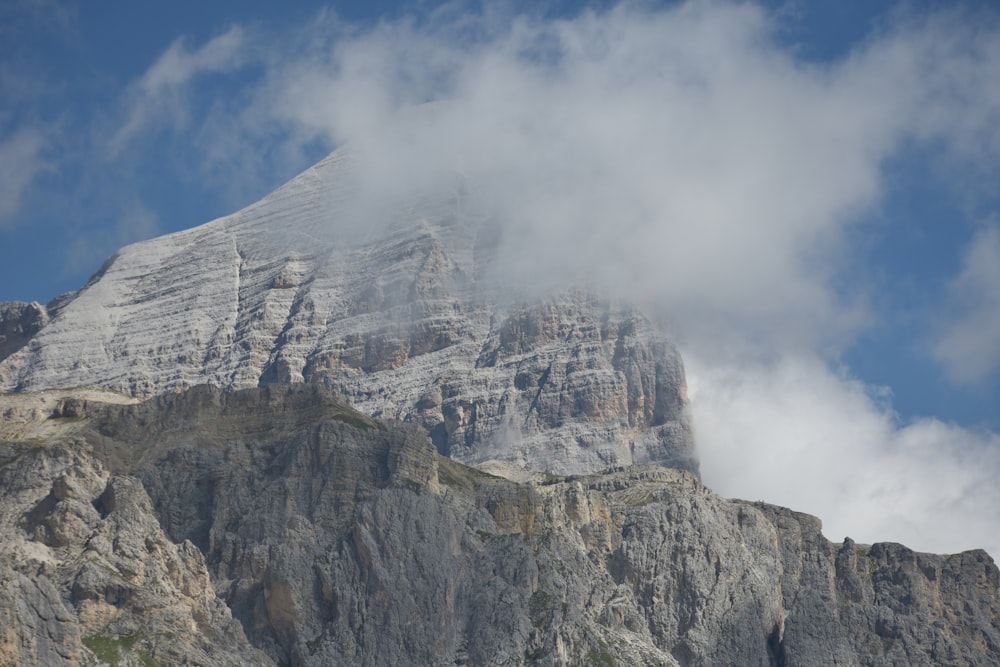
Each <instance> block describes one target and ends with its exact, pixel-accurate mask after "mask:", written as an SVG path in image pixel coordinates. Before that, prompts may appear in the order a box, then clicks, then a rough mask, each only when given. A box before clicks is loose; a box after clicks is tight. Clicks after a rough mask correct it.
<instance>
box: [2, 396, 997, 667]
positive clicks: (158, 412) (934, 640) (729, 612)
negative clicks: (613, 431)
mask: <svg viewBox="0 0 1000 667" xmlns="http://www.w3.org/2000/svg"><path fill="white" fill-rule="evenodd" d="M63 408H64V409H65V410H71V411H73V414H75V415H77V416H78V417H77V418H78V419H79V420H80V422H79V423H80V430H78V431H77V432H76V433H75V435H74V437H75V438H76V440H77V442H76V443H75V444H72V445H71V444H62V445H59V444H49V445H47V446H35V447H33V448H28V449H26V448H24V447H21V448H20V449H18V446H15V445H8V448H9V449H8V450H7V451H9V452H10V453H9V454H8V455H7V458H5V459H4V465H3V466H2V467H0V472H2V474H3V476H4V477H3V482H4V484H5V488H8V487H9V488H11V489H13V490H14V493H12V494H7V495H5V497H4V500H3V503H4V506H3V508H2V509H3V512H2V516H3V517H6V518H5V519H4V521H5V522H6V523H4V524H3V530H4V535H5V544H8V543H9V542H10V540H9V539H8V536H10V535H15V536H16V539H15V540H14V546H5V547H4V548H5V549H6V553H7V554H8V555H13V556H11V557H9V558H8V559H7V560H5V561H4V562H14V563H16V564H17V565H16V566H14V567H9V566H8V567H6V568H5V569H4V570H3V572H4V575H3V576H4V582H5V584H4V588H3V591H5V593H4V594H5V595H8V598H7V600H10V601H11V602H10V603H9V604H4V605H0V609H9V610H15V609H16V611H14V612H8V619H6V620H8V621H10V622H9V623H2V624H0V627H4V628H5V632H6V635H5V638H4V640H3V641H4V644H3V650H4V651H5V652H6V653H4V655H10V651H11V647H16V649H17V650H20V651H22V653H21V654H19V655H20V656H21V659H22V660H28V661H30V660H31V659H32V658H31V656H35V655H45V656H50V657H51V658H52V662H51V664H74V661H75V660H78V657H79V656H80V655H82V652H83V650H84V649H82V648H81V638H83V637H87V636H91V633H94V632H100V633H108V635H107V636H110V637H119V638H120V637H129V638H130V640H131V641H134V642H135V647H136V648H137V649H141V650H142V651H144V652H145V653H147V654H148V655H150V656H152V657H153V658H157V659H162V660H163V664H173V663H174V662H177V661H179V660H178V659H175V658H176V656H185V659H189V660H191V661H192V662H194V663H195V664H206V663H205V662H204V660H206V657H205V656H208V659H211V660H214V659H215V657H214V656H215V655H216V654H213V653H211V652H210V651H211V650H212V649H213V647H223V646H224V647H226V650H227V651H234V652H235V653H232V655H241V656H243V657H242V658H241V659H243V660H245V661H246V662H244V663H243V664H268V661H273V662H275V663H277V664H287V665H387V664H420V665H461V664H466V665H523V664H538V665H577V664H596V665H612V664H618V665H626V664H628V665H685V666H687V665H719V664H739V665H830V664H841V665H885V664H896V665H904V664H905V665H992V664H997V656H998V655H1000V653H998V650H1000V581H998V571H997V568H996V566H995V565H994V563H993V561H992V560H991V559H990V557H989V556H988V555H987V554H985V553H984V552H981V551H971V552H966V553H963V554H958V555H953V556H934V555H929V554H918V553H914V552H912V551H910V550H908V549H906V548H905V547H902V546H900V545H896V544H876V545H873V546H866V545H856V544H854V543H853V542H851V541H850V540H846V541H845V542H843V543H842V544H836V543H831V542H830V541H828V540H827V539H826V538H825V537H824V536H823V535H822V533H821V529H820V528H821V527H820V523H819V521H818V520H817V519H816V518H814V517H811V516H808V515H804V514H799V513H795V512H792V511H790V510H786V509H783V508H778V507H773V506H769V505H763V504H755V503H747V502H742V501H731V500H726V499H723V498H721V497H719V496H717V495H716V494H714V493H712V492H711V491H710V490H708V489H707V488H705V487H704V486H703V485H702V484H701V483H700V482H699V480H698V479H697V478H696V477H695V476H694V475H692V474H690V473H688V472H685V471H682V470H677V469H667V468H662V467H658V466H631V467H625V468H616V469H612V470H608V471H605V472H602V473H600V474H589V475H578V476H569V477H560V476H554V475H549V476H547V477H542V478H538V477H536V478H535V481H534V482H532V483H515V482H512V481H509V480H506V479H503V478H499V477H494V476H492V475H488V474H486V473H483V472H480V471H477V470H475V469H472V468H467V467H465V466H463V465H461V464H459V463H457V462H455V461H452V460H449V459H447V458H444V457H442V456H440V455H439V454H438V453H437V452H436V450H435V448H434V446H433V445H432V443H431V442H430V441H429V439H428V437H427V435H426V433H425V432H424V431H423V430H422V429H419V428H417V427H416V426H415V425H406V424H398V423H397V424H392V423H388V424H387V423H382V422H378V421H374V420H372V419H370V418H369V417H367V416H365V415H363V414H361V413H358V412H355V411H353V410H352V409H351V408H349V407H348V406H347V405H346V404H344V403H343V402H342V400H341V399H340V398H338V396H337V395H336V394H335V393H334V392H332V391H330V390H327V389H324V388H322V387H319V386H302V385H298V386H291V387H277V386H276V387H270V388H266V389H259V390H248V391H241V392H229V393H226V392H220V391H219V390H217V389H214V388H211V387H199V388H196V389H193V390H191V391H188V392H185V393H182V394H178V395H169V396H163V397H158V398H157V399H154V400H151V401H148V402H146V403H143V404H139V405H130V406H112V405H102V404H100V403H97V402H94V401H80V402H78V403H67V404H64V405H63ZM98 461H100V462H103V463H100V464H98V463H97V462H98ZM12 499H17V500H12ZM12 503H13V504H12ZM209 582H210V583H209ZM22 599H26V600H31V603H30V604H28V605H27V606H25V605H22V606H15V605H17V604H20V603H18V602H15V601H16V600H22ZM222 603H225V605H226V606H228V609H225V608H224V607H223V606H222ZM230 610H231V614H232V618H230V617H229V616H228V615H227V614H228V612H229V611H230ZM233 619H236V620H238V621H239V623H238V624H237V626H236V627H234V623H235V621H234V620H233ZM167 627H170V628H178V627H184V628H186V630H183V631H181V630H177V629H175V630H170V631H167V630H161V628H167ZM171 632H172V633H174V635H173V636H171V635H170V634H169V633H171ZM241 633H242V634H241ZM244 637H245V640H246V641H248V642H249V644H252V645H253V647H255V648H256V649H259V650H261V651H263V652H264V653H266V655H267V657H266V658H264V657H260V654H257V655H258V657H256V658H254V657H253V656H254V654H253V653H252V652H251V651H252V649H251V648H250V647H248V646H247V644H246V643H244ZM171 642H173V643H171ZM84 646H85V644H84ZM29 650H30V651H34V652H35V653H31V654H29V653H27V651H29ZM240 651H242V653H240ZM158 656H159V657H158ZM254 660H257V662H254ZM199 661H202V662H199ZM5 664H13V663H11V662H10V660H9V659H8V662H7V663H5ZM43 664H44V663H43ZM213 664H224V662H216V663H213Z"/></svg>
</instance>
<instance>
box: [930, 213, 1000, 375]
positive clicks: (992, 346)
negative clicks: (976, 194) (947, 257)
mask: <svg viewBox="0 0 1000 667" xmlns="http://www.w3.org/2000/svg"><path fill="white" fill-rule="evenodd" d="M950 294H951V297H952V299H953V304H954V306H953V308H952V310H954V311H957V317H956V318H955V319H953V320H952V321H951V322H950V323H949V324H948V325H947V326H946V327H945V328H944V332H943V334H942V335H941V338H940V340H938V342H937V344H936V345H935V346H934V356H935V357H936V358H937V360H938V361H940V362H941V363H942V364H944V366H945V368H946V369H947V370H948V373H949V375H950V376H951V378H952V379H953V380H955V381H956V382H960V383H971V382H977V381H979V380H982V379H984V378H986V377H988V376H990V375H992V374H994V373H996V372H997V370H998V369H1000V225H997V224H992V225H987V226H984V227H983V228H982V229H980V230H979V231H978V232H977V233H976V235H975V236H974V237H973V239H972V242H971V243H970V244H969V248H968V250H967V252H966V255H965V258H964V262H963V267H962V271H961V273H960V274H959V276H958V277H957V278H956V279H955V280H954V282H953V283H952V285H951V290H950Z"/></svg>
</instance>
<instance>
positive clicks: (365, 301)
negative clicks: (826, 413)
mask: <svg viewBox="0 0 1000 667" xmlns="http://www.w3.org/2000/svg"><path fill="white" fill-rule="evenodd" d="M356 180H357V179H356V176H355V169H354V167H353V158H352V157H351V155H350V153H348V152H347V151H339V152H335V153H333V154H332V155H330V156H329V157H328V158H326V159H325V160H323V161H322V162H320V163H319V164H317V165H316V166H314V167H313V168H311V169H309V170H307V171H306V172H305V173H303V174H301V175H300V176H298V177H297V178H295V179H293V180H292V181H291V182H289V183H288V184H286V185H285V186H283V187H281V188H279V189H278V190H277V191H275V192H274V193H272V194H271V195H270V196H268V197H266V198H264V199H263V200H261V201H260V202H258V203H256V204H254V205H252V206H249V207H248V208H246V209H244V210H242V211H240V212H238V213H236V214H234V215H231V216H229V217H225V218H220V219H218V220H215V221H213V222H210V223H208V224H205V225H202V226H200V227H196V228H194V229H190V230H186V231H182V232H179V233H176V234H171V235H168V236H164V237H161V238H157V239H153V240H150V241H146V242H142V243H137V244H134V245H131V246H128V247H126V248H123V249H122V250H120V251H119V252H118V253H117V254H115V255H114V256H113V257H112V258H111V259H109V260H108V261H107V262H106V263H105V265H104V266H103V267H102V268H101V270H100V271H99V272H98V273H97V274H96V275H95V276H94V277H93V278H92V279H91V280H90V282H89V283H88V284H87V285H86V286H85V287H84V288H83V289H81V290H80V291H79V292H78V293H76V294H75V295H72V296H70V297H62V298H61V299H60V300H59V302H58V304H55V306H56V308H53V311H54V312H51V313H50V312H46V309H45V308H42V307H40V306H38V305H37V304H32V305H27V304H21V305H20V306H18V307H15V305H8V306H6V308H7V312H11V313H13V314H16V317H17V318H18V319H15V315H11V316H7V315H4V311H3V310H0V317H2V320H0V322H2V324H0V330H3V328H7V329H11V330H13V329H14V323H15V322H20V321H21V320H23V319H24V318H25V315H24V314H23V313H31V314H34V315H32V316H33V317H35V320H32V321H36V320H37V321H39V322H42V321H44V322H45V324H44V326H35V327H32V326H29V325H22V326H21V329H25V331H27V332H28V335H20V336H19V337H12V338H11V340H12V342H14V343H19V347H18V349H17V350H16V351H13V350H12V351H8V352H7V353H6V355H5V356H6V358H2V357H0V390H7V391H25V390H41V389H51V388H57V387H76V386H92V385H96V386H101V387H105V388H108V389H112V390H115V391H119V392H123V393H127V394H130V395H133V396H140V397H149V396H153V395H156V394H159V393H162V392H166V391H176V390H180V389H185V388H189V387H192V386H195V385H198V384H212V385H214V386H217V387H223V388H236V389H239V388H247V387H256V386H263V385H268V384H274V383H288V382H308V383H321V384H324V385H326V386H330V387H334V388H336V389H337V390H338V391H339V392H341V393H342V394H343V395H345V396H346V397H347V398H348V399H349V400H350V401H351V402H352V403H353V404H354V405H355V406H356V407H357V408H358V409H360V410H361V411H363V412H365V413H367V414H370V415H372V416H375V417H385V418H391V419H400V420H405V421H414V422H417V423H419V424H421V425H422V426H423V427H424V428H425V429H427V431H428V432H429V433H431V435H432V438H433V439H434V442H435V444H436V446H437V448H438V450H439V451H440V452H442V453H444V454H446V455H447V456H450V457H452V458H454V459H456V460H459V461H463V462H466V463H470V464H479V463H484V462H487V461H490V460H496V461H500V462H505V463H507V464H512V465H515V466H518V467H524V468H528V469H541V470H550V471H552V472H561V473H571V472H586V471H596V470H600V469H602V468H605V467H608V466H612V465H624V464H630V463H653V462H655V463H661V464H663V465H667V466H672V467H680V468H685V469H689V470H696V469H697V461H696V458H695V456H694V444H693V438H692V434H691V425H690V416H689V414H688V408H687V398H686V389H685V383H684V370H683V364H682V362H681V359H680V356H679V354H678V353H677V351H676V349H675V347H674V346H673V344H672V343H671V342H670V340H669V339H668V338H667V337H666V336H665V335H664V333H663V332H662V331H661V329H660V328H659V327H657V326H656V325H655V324H654V323H652V322H651V321H649V320H648V319H647V318H646V317H645V316H644V315H643V314H642V313H640V312H639V311H638V310H636V309H635V308H634V307H633V306H631V305H628V304H623V303H616V302H613V301H609V300H606V299H600V298H598V297H595V296H593V295H592V294H590V293H587V292H583V291H581V290H572V289H570V290H562V291H559V292H556V293H555V294H546V295H524V294H521V293H519V289H516V288H512V287H511V283H512V282H515V281H514V280H513V279H511V278H510V277H509V276H506V275H503V274H502V272H499V271H498V270H495V267H494V266H493V265H492V262H493V260H494V259H495V257H496V254H497V253H496V249H497V244H498V243H499V242H500V240H499V239H497V233H496V230H495V228H494V227H493V226H491V225H490V224H489V221H488V220H487V221H485V222H484V221H481V220H477V219H476V218H475V217H474V216H473V215H472V214H470V213H468V212H467V211H466V209H465V204H464V201H465V200H464V199H463V195H462V194H461V191H460V189H459V190H456V192H454V193H446V194H445V195H442V196H440V197H437V198H431V197H428V196H426V195H424V194H422V193H421V194H418V195H413V196H410V197H403V198H397V199H394V200H389V201H385V202H380V203H379V205H378V207H377V210H375V209H372V208H371V206H370V205H369V204H368V203H366V202H367V198H365V197H363V196H361V195H360V194H358V192H357V190H358V188H359V187H360V186H358V185H357V182H356ZM362 214H364V215H365V216H374V217H373V218H372V220H373V222H371V224H367V222H366V224H364V225H360V226H359V223H358V222H357V219H358V217H359V216H361V215H362ZM367 219H368V218H366V220H367ZM520 292H523V290H520Z"/></svg>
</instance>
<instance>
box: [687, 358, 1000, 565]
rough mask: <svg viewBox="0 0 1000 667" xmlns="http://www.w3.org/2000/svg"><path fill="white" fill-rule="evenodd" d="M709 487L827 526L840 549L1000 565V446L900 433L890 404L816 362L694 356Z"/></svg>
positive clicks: (917, 430)
mask: <svg viewBox="0 0 1000 667" xmlns="http://www.w3.org/2000/svg"><path fill="white" fill-rule="evenodd" d="M686 360H687V364H688V368H689V381H690V395H691V401H692V408H693V410H694V416H695V423H696V425H697V437H698V442H699V446H700V452H701V457H702V471H703V475H704V478H705V482H706V483H707V484H708V485H709V486H710V487H712V488H713V489H715V490H716V491H717V492H719V493H722V494H724V495H727V496H730V497H740V498H745V499H748V500H767V501H768V502H772V503H777V504H781V505H785V506H788V507H792V508H794V509H796V510H799V511H805V512H809V513H811V514H815V515H817V516H819V517H820V518H821V519H822V521H823V524H824V534H826V535H827V536H828V537H829V538H831V539H833V540H840V539H843V538H844V537H848V536H849V537H852V538H853V539H855V540H857V541H859V542H868V543H871V542H873V541H898V542H902V543H904V544H906V545H907V546H909V547H911V548H914V549H918V550H923V551H934V552H955V551H959V550H964V549H972V548H985V549H987V550H989V551H990V552H991V553H992V554H994V555H997V554H1000V530H998V529H1000V519H998V517H997V514H996V508H997V507H998V506H1000V487H997V485H996V480H997V479H998V478H1000V436H998V435H996V434H991V433H977V432H973V431H969V430H967V429H963V428H960V427H958V426H955V425H952V424H946V423H943V422H941V421H939V420H936V419H922V420H916V421H914V422H912V423H907V424H901V423H899V421H898V419H897V417H896V416H895V415H894V414H893V412H892V411H891V408H890V407H889V405H888V401H887V399H888V397H887V396H885V395H880V394H879V393H878V392H874V393H873V392H872V390H871V388H869V387H866V386H864V385H863V384H861V383H860V382H858V381H855V380H851V379H848V378H845V377H842V376H839V375H837V374H835V373H833V372H831V371H830V370H829V369H828V368H827V366H826V364H825V363H824V362H822V361H821V360H818V359H817V358H815V357H813V356H786V357H784V358H782V359H780V360H779V361H777V362H775V363H770V364H767V363H759V362H736V363H732V364H719V363H718V360H716V359H710V360H708V361H707V362H705V361H703V360H702V359H699V358H698V357H695V356H692V355H688V356H687V358H686Z"/></svg>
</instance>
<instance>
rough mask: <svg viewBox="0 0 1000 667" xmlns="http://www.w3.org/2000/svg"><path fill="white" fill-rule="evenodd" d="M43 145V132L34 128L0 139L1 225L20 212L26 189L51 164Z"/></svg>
mask: <svg viewBox="0 0 1000 667" xmlns="http://www.w3.org/2000/svg"><path fill="white" fill-rule="evenodd" d="M44 149H45V140H44V138H43V136H42V133H41V132H40V131H38V130H35V129H33V128H27V129H22V130H20V131H17V132H15V133H14V134H13V135H12V136H10V137H8V138H6V139H3V140H0V226H2V225H3V224H4V223H5V222H9V221H10V220H11V219H12V218H13V217H14V216H15V215H16V214H17V213H18V211H19V209H20V207H21V199H22V197H23V195H24V193H25V192H26V191H27V190H28V188H29V187H30V186H31V184H32V182H33V181H34V180H35V177H36V176H38V174H39V173H41V172H42V171H44V170H45V169H47V168H48V166H47V163H46V160H45V158H44V156H43V155H42V152H43V150H44Z"/></svg>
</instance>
